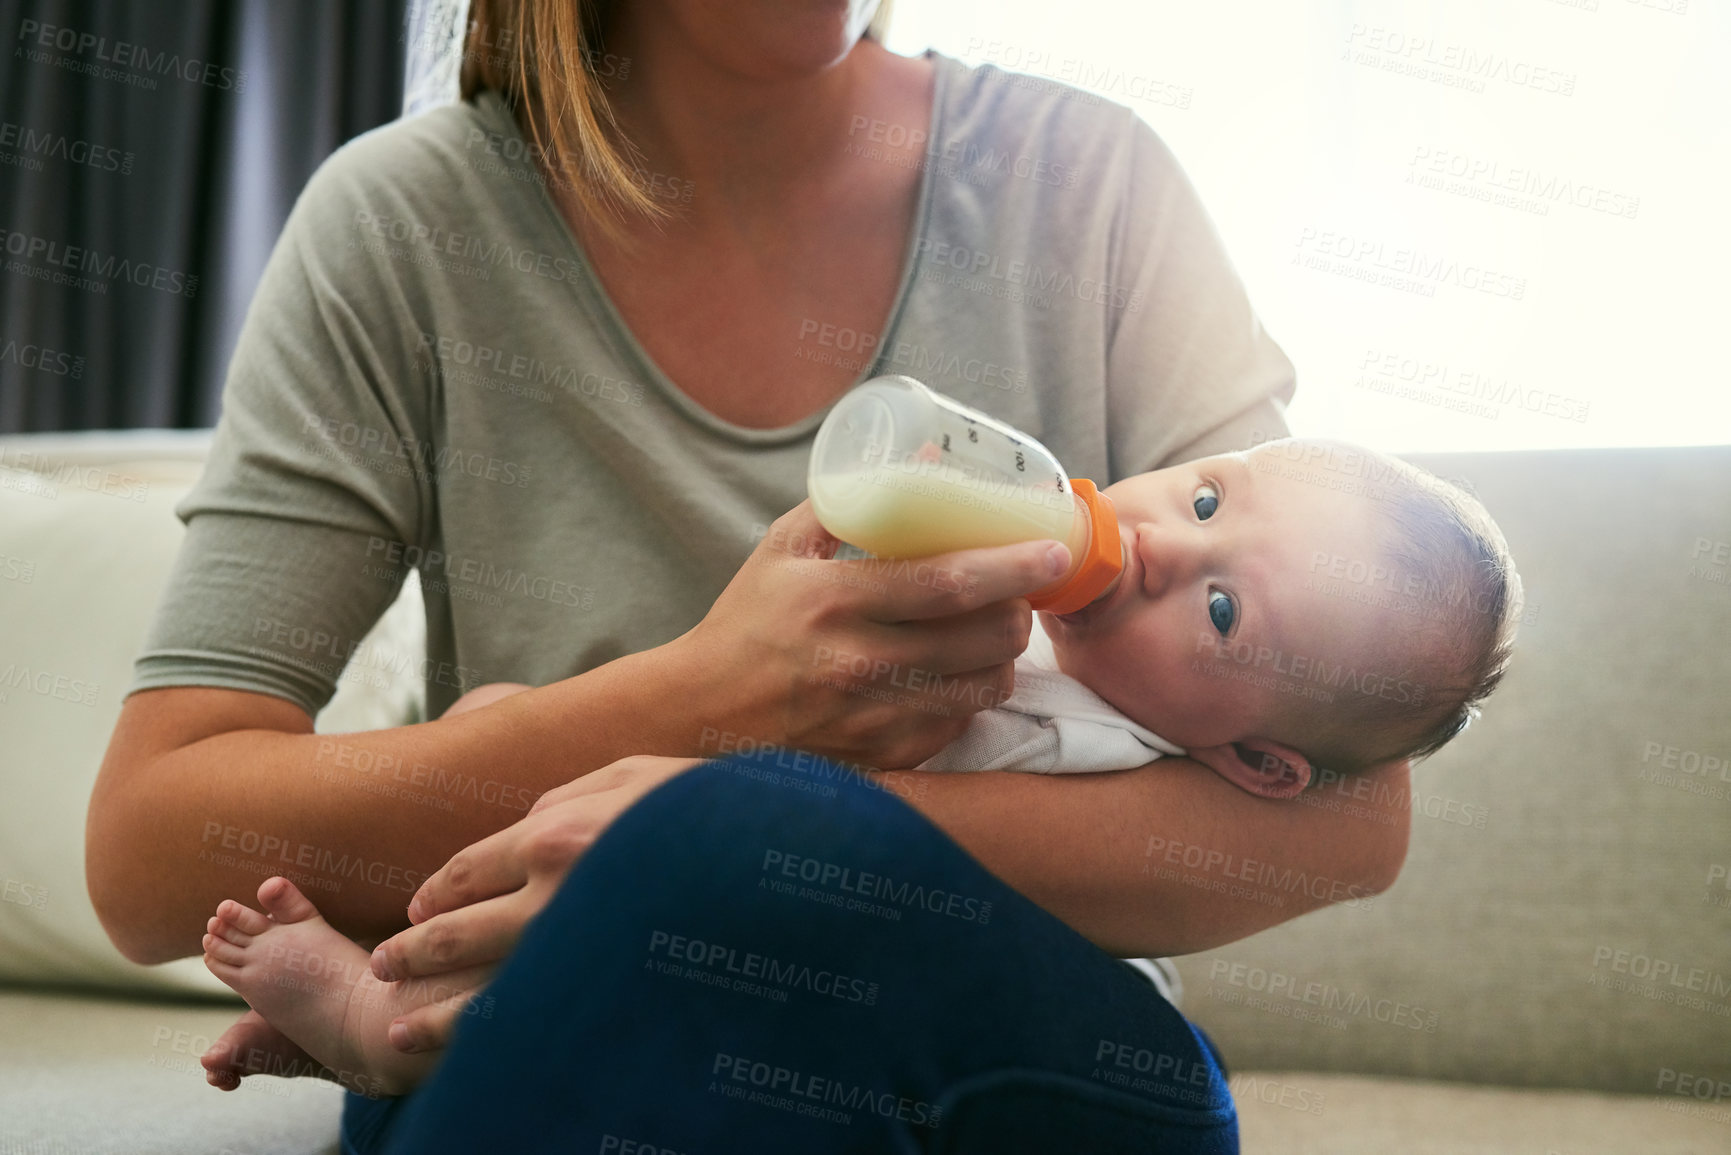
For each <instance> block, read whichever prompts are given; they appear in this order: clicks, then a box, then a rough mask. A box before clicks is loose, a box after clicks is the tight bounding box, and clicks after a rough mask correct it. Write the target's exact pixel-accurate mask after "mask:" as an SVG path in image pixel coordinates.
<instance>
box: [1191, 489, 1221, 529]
mask: <svg viewBox="0 0 1731 1155" xmlns="http://www.w3.org/2000/svg"><path fill="white" fill-rule="evenodd" d="M1190 508H1192V509H1194V510H1195V511H1196V520H1198V521H1207V520H1208V519H1209V518H1211V517H1213V516H1214V511H1215V510H1217V509H1219V508H1220V495H1219V494H1218V493H1216V492H1215V491H1214V487H1213V486H1212V485H1198V486H1197V487H1196V497H1195V499H1194V500H1192V501H1191V502H1190Z"/></svg>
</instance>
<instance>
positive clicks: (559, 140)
mask: <svg viewBox="0 0 1731 1155" xmlns="http://www.w3.org/2000/svg"><path fill="white" fill-rule="evenodd" d="M625 2H627V0H472V6H471V8H470V19H469V31H468V35H467V36H466V37H465V39H464V42H463V63H462V69H461V72H460V74H459V76H460V84H461V91H462V96H463V99H464V100H473V99H474V98H475V96H476V95H477V94H479V93H480V92H483V91H487V90H491V91H493V92H497V93H498V94H499V95H500V96H501V97H502V98H504V100H505V103H506V104H507V105H508V106H509V107H510V108H511V110H512V112H513V113H514V114H515V115H516V117H517V120H518V123H519V125H521V126H522V128H523V130H524V132H525V133H526V135H528V137H529V138H530V142H531V144H532V146H533V149H534V152H535V155H536V156H537V157H538V158H539V159H540V161H541V163H542V165H543V166H544V167H545V169H546V170H547V173H548V175H549V177H550V178H551V179H552V180H553V181H554V182H555V183H556V184H557V185H558V187H559V188H560V189H562V190H563V191H566V192H568V193H570V194H571V196H572V197H573V198H574V199H575V200H576V202H577V205H578V207H579V208H580V209H581V210H582V211H583V212H584V213H585V214H586V215H587V216H588V217H590V218H591V219H593V220H594V221H596V223H597V224H599V225H600V226H601V228H603V229H604V230H606V231H607V232H609V233H613V234H617V231H618V225H619V223H620V222H621V221H622V220H624V219H625V218H627V217H629V216H632V215H637V216H642V217H646V218H648V219H650V220H661V219H664V218H665V217H666V216H667V215H668V209H667V208H666V206H665V205H663V204H661V203H659V202H658V201H657V199H656V198H655V197H654V196H653V195H652V194H651V193H650V191H649V189H648V187H647V180H646V178H645V176H644V175H643V174H642V173H641V167H642V166H641V165H640V164H639V163H638V159H637V152H636V149H635V148H634V147H633V146H632V144H631V142H630V141H629V140H628V139H626V137H625V135H624V133H623V132H622V131H621V130H620V128H619V122H618V121H617V120H616V119H615V118H614V116H613V108H612V105H611V104H610V103H609V102H608V99H607V88H606V81H607V79H609V78H616V79H621V80H622V79H624V78H625V76H626V75H627V74H628V72H629V67H630V61H628V60H626V61H621V60H619V59H618V58H615V57H613V56H611V55H610V54H609V53H608V52H607V51H606V41H605V32H606V28H607V25H608V23H609V22H610V21H611V19H612V17H613V15H614V13H615V12H616V11H617V9H618V7H619V5H620V4H622V3H625ZM891 3H892V0H882V2H881V3H880V4H879V6H878V9H877V12H876V13H875V14H874V15H873V17H872V21H871V25H870V27H869V28H867V30H866V35H867V36H869V37H871V38H872V39H875V40H878V41H879V42H880V43H881V42H882V39H883V35H884V32H885V30H886V29H887V28H888V26H889V19H890V7H891ZM621 65H623V67H621Z"/></svg>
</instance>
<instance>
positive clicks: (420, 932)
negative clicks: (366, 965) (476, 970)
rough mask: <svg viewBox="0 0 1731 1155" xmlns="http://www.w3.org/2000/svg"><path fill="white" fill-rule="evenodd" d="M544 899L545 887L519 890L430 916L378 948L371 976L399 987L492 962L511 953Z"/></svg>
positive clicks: (545, 896) (545, 898) (545, 897)
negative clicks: (425, 977)
mask: <svg viewBox="0 0 1731 1155" xmlns="http://www.w3.org/2000/svg"><path fill="white" fill-rule="evenodd" d="M547 897H548V893H547V892H546V890H545V888H542V887H524V888H522V889H519V890H515V891H512V892H511V893H510V894H506V895H502V896H500V897H498V898H489V899H486V900H484V901H482V902H477V903H475V904H473V905H472V906H465V907H462V908H460V909H458V910H452V911H447V912H446V913H444V914H440V915H435V916H433V917H432V918H429V919H428V920H427V921H425V922H423V923H421V924H420V925H419V926H411V927H410V928H409V929H408V930H405V931H401V932H399V933H397V934H394V935H392V936H391V937H390V938H388V939H386V940H385V941H384V942H382V943H380V944H379V945H378V948H377V949H375V950H374V951H373V958H372V969H373V975H374V977H375V978H378V979H381V980H383V981H385V982H399V981H401V980H403V979H407V978H415V977H420V976H425V975H438V974H444V973H445V972H447V971H455V970H460V969H462V968H463V967H468V966H479V965H482V964H484V963H491V962H497V961H498V960H499V959H502V958H504V957H505V956H506V955H507V954H510V953H511V948H512V947H514V946H516V945H517V939H518V937H519V936H520V935H521V934H522V933H523V927H524V925H525V924H527V923H528V921H529V920H530V919H531V918H533V917H534V916H535V914H536V912H537V911H539V910H540V909H541V907H542V906H543V905H544V904H545V903H546V901H547Z"/></svg>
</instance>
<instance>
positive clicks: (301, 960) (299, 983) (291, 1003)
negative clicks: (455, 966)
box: [204, 878, 489, 1095]
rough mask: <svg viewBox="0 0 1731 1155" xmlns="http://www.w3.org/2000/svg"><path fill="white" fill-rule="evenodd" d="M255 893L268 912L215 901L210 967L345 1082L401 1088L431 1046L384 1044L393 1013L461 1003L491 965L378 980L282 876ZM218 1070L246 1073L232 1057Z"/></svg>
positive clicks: (364, 1089) (372, 1089)
mask: <svg viewBox="0 0 1731 1155" xmlns="http://www.w3.org/2000/svg"><path fill="white" fill-rule="evenodd" d="M258 900H259V904H260V905H261V906H263V907H264V909H265V912H266V913H265V914H260V913H259V912H258V911H255V910H252V909H250V908H248V907H245V906H242V905H241V904H240V903H238V902H234V901H231V900H225V901H224V902H223V903H222V905H220V906H218V907H217V910H216V917H215V918H213V919H211V920H210V933H209V934H207V935H205V936H204V952H205V954H204V963H205V966H207V967H209V968H210V971H211V973H212V974H214V975H216V977H217V978H219V979H221V980H222V981H223V982H225V983H227V984H228V985H229V986H231V987H233V988H234V989H235V990H236V991H238V992H239V993H240V995H241V996H242V997H243V998H245V999H246V1001H247V1003H248V1004H249V1005H250V1006H251V1007H252V1009H253V1010H254V1011H256V1012H257V1013H258V1014H260V1015H262V1016H263V1017H264V1019H265V1020H266V1021H267V1022H268V1023H269V1024H270V1025H271V1026H273V1027H276V1028H277V1029H278V1030H280V1031H281V1032H282V1033H283V1034H284V1035H286V1036H288V1038H289V1039H291V1040H293V1041H294V1042H295V1043H298V1044H299V1045H300V1046H301V1047H302V1048H304V1049H305V1050H306V1053H307V1054H309V1055H310V1056H312V1058H313V1059H315V1060H317V1061H318V1062H319V1063H322V1064H323V1065H324V1066H325V1067H326V1068H327V1072H326V1074H327V1075H330V1076H333V1077H335V1079H336V1080H337V1081H338V1082H339V1083H342V1084H343V1085H344V1086H346V1087H349V1088H350V1089H351V1090H355V1091H359V1092H361V1093H362V1094H366V1095H380V1094H384V1095H400V1094H403V1093H404V1092H406V1091H408V1090H409V1089H410V1088H412V1087H414V1086H415V1085H416V1084H417V1083H419V1082H420V1081H421V1080H422V1079H423V1078H425V1077H426V1075H427V1074H428V1072H430V1071H431V1070H432V1068H433V1066H434V1065H435V1064H436V1063H437V1062H438V1059H439V1056H438V1054H436V1053H434V1054H417V1055H408V1054H404V1053H403V1052H401V1051H399V1050H397V1049H396V1048H395V1047H393V1046H391V1044H390V1040H389V1038H388V1037H387V1032H388V1031H389V1029H390V1025H391V1021H392V1020H393V1019H395V1018H396V1017H397V1016H399V1015H401V1014H403V1013H405V1012H407V1011H410V1010H413V1009H414V1008H416V1007H421V1006H425V1005H427V1004H429V1003H434V1002H441V1001H444V1000H454V1001H467V999H468V997H469V996H470V995H471V994H473V993H474V991H475V990H477V989H478V988H479V987H481V986H482V985H483V984H484V983H485V982H486V981H487V978H488V975H489V971H488V969H487V968H472V969H470V970H467V971H459V972H456V973H454V974H450V975H441V976H438V977H437V978H436V979H410V980H408V981H407V982H402V983H384V982H380V981H379V980H378V979H376V978H374V977H373V973H372V969H371V967H370V966H369V958H370V956H369V954H368V952H367V951H366V950H364V949H363V948H362V947H360V946H358V945H357V944H355V943H353V942H351V941H349V940H348V939H347V938H345V937H343V935H342V933H341V932H339V931H337V930H336V929H334V928H333V927H332V926H331V925H330V924H329V923H327V922H326V921H325V920H324V919H323V918H321V917H320V916H319V912H318V910H317V909H316V908H315V907H314V906H313V904H312V903H311V902H309V901H308V900H307V898H306V897H305V896H304V895H302V894H301V892H300V891H299V890H298V889H296V888H295V885H294V884H293V883H292V882H290V881H289V880H288V879H286V878H271V879H267V880H266V881H265V882H264V883H263V885H261V886H260V887H259V888H258ZM267 915H268V917H267ZM245 1025H246V1024H245V1020H243V1021H242V1023H240V1024H236V1027H237V1028H240V1027H243V1026H245ZM231 1033H233V1032H232V1030H231ZM224 1038H225V1039H226V1038H227V1036H226V1035H225V1036H224ZM214 1050H215V1048H213V1052H214ZM207 1066H208V1064H207ZM224 1069H225V1070H226V1071H228V1072H230V1073H231V1074H232V1075H236V1076H238V1075H242V1074H247V1073H250V1072H248V1071H247V1070H246V1069H245V1066H244V1064H237V1063H235V1062H233V1057H232V1056H229V1061H228V1062H227V1063H226V1065H225V1066H224ZM216 1073H217V1072H216V1070H215V1069H213V1070H212V1074H213V1075H215V1074H216ZM211 1081H212V1082H215V1083H217V1085H218V1086H222V1085H224V1083H223V1082H218V1080H217V1079H215V1078H213V1079H212V1080H211Z"/></svg>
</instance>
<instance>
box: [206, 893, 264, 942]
mask: <svg viewBox="0 0 1731 1155" xmlns="http://www.w3.org/2000/svg"><path fill="white" fill-rule="evenodd" d="M216 917H218V918H220V919H222V920H223V921H224V922H226V923H228V924H229V925H230V926H232V927H235V928H236V929H237V930H239V931H240V932H241V933H242V934H249V935H252V934H263V933H264V932H265V931H267V930H269V929H270V919H269V918H267V917H265V916H264V915H262V914H260V913H259V912H258V911H256V910H254V909H253V908H252V907H250V906H243V905H241V904H240V903H238V902H236V901H235V900H234V899H232V898H225V899H223V900H222V902H220V903H218V904H217V908H216ZM242 945H245V944H242Z"/></svg>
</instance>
